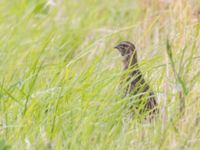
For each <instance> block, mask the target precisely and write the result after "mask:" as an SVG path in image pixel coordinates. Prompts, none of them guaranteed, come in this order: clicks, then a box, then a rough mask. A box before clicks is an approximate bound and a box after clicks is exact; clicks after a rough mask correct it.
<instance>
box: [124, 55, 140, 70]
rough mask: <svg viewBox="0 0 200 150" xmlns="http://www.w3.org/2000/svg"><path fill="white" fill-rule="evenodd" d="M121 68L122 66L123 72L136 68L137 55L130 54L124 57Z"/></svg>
mask: <svg viewBox="0 0 200 150" xmlns="http://www.w3.org/2000/svg"><path fill="white" fill-rule="evenodd" d="M123 66H124V70H126V69H133V68H137V67H138V63H137V55H136V54H132V55H127V56H124V58H123Z"/></svg>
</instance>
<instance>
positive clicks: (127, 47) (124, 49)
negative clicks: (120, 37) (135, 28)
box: [114, 41, 135, 56]
mask: <svg viewBox="0 0 200 150" xmlns="http://www.w3.org/2000/svg"><path fill="white" fill-rule="evenodd" d="M114 48H116V49H117V50H118V51H119V52H120V54H121V55H122V56H130V55H132V54H134V53H135V46H134V45H133V44H132V43H131V42H128V41H122V42H120V43H119V44H118V45H117V46H115V47H114Z"/></svg>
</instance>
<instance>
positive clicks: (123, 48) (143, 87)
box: [115, 41, 158, 118]
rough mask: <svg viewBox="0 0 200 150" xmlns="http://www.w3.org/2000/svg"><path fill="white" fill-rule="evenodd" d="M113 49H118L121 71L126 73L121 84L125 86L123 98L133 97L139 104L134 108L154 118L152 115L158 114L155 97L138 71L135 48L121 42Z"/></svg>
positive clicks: (130, 44)
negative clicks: (121, 62)
mask: <svg viewBox="0 0 200 150" xmlns="http://www.w3.org/2000/svg"><path fill="white" fill-rule="evenodd" d="M115 48H116V49H118V51H119V52H120V54H121V56H122V57H123V69H124V70H127V72H128V73H127V74H126V75H125V76H123V78H124V79H125V82H122V83H121V84H123V85H125V89H124V96H130V95H135V98H136V99H138V100H139V104H138V106H136V108H138V107H140V110H139V111H140V112H147V111H148V112H149V115H150V116H154V114H155V113H157V112H158V109H157V108H156V106H157V102H156V96H155V95H154V92H153V91H152V90H151V89H150V87H149V85H148V84H147V83H146V81H145V80H144V78H143V76H142V73H141V71H140V70H139V66H138V62H137V52H136V50H135V46H134V45H133V44H132V43H131V42H128V41H123V42H120V43H119V44H118V45H117V46H115ZM124 79H122V81H124ZM142 104H143V107H142V108H141V106H139V105H142ZM150 118H152V117H150Z"/></svg>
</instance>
